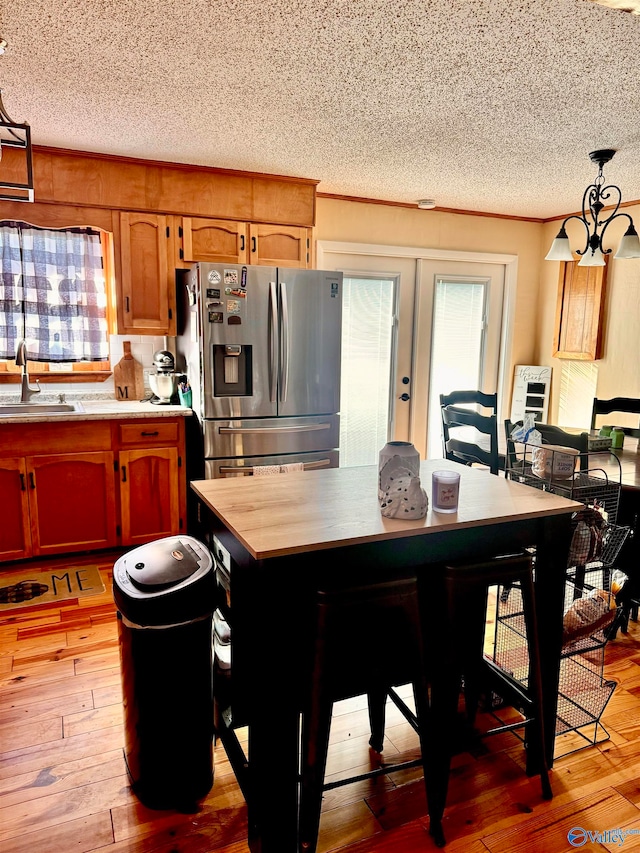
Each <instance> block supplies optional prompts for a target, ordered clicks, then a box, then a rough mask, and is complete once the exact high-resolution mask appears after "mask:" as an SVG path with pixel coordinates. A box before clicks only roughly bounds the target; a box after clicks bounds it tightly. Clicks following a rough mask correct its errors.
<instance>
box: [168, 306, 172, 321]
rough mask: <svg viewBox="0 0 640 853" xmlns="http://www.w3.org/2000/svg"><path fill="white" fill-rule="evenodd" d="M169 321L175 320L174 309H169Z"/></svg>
mask: <svg viewBox="0 0 640 853" xmlns="http://www.w3.org/2000/svg"><path fill="white" fill-rule="evenodd" d="M169 319H170V320H173V309H172V308H169Z"/></svg>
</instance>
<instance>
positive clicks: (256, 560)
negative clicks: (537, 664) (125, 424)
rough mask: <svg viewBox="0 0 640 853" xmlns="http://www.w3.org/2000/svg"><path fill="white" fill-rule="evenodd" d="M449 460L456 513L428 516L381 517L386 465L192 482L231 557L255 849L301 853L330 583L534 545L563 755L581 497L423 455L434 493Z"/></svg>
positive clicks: (545, 656) (544, 662)
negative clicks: (302, 690)
mask: <svg viewBox="0 0 640 853" xmlns="http://www.w3.org/2000/svg"><path fill="white" fill-rule="evenodd" d="M442 468H451V469H455V470H457V471H460V474H461V485H460V503H459V510H458V512H457V513H456V514H451V515H444V514H440V515H439V514H437V513H434V512H432V510H431V507H430V508H429V511H428V513H427V516H426V517H425V518H422V519H419V520H417V521H401V520H397V519H387V518H383V517H382V515H381V513H380V509H379V505H378V500H377V474H378V472H377V466H367V467H360V468H333V469H328V470H320V471H306V472H295V473H290V474H284V475H277V476H272V477H260V478H253V477H246V478H238V479H217V480H204V481H197V482H194V483H192V484H191V485H192V488H193V489H194V491H195V492H196V494H197V496H198V498H199V502H200V517H201V521H202V524H203V531H202V532H203V535H204V536H205V537H206V538H207V539H208V541H209V542H210V543H211V544H212V546H215V543H214V540H213V538H212V537H213V535H215V536H216V537H217V540H218V542H220V543H221V544H222V545H223V546H224V548H226V549H227V550H228V552H229V553H230V556H231V571H230V588H229V590H228V591H227V592H226V595H225V599H226V603H227V605H228V615H229V619H230V622H231V631H232V647H231V648H232V670H231V671H232V678H231V685H232V697H233V698H232V710H233V724H234V725H248V726H249V754H248V758H249V764H248V769H247V770H246V779H245V780H244V786H245V789H246V791H247V792H248V793H249V796H248V797H247V799H248V809H249V842H250V845H251V849H252V850H253V851H254V853H295V851H296V850H297V838H296V835H297V774H298V710H297V708H298V701H297V694H296V688H297V673H298V672H299V671H300V667H301V666H304V665H305V661H306V658H305V652H304V649H305V645H306V644H305V639H306V637H307V632H308V627H309V622H310V613H311V610H310V607H311V603H312V601H313V594H314V592H315V590H316V589H317V588H318V586H319V584H320V583H326V582H330V581H331V580H332V579H336V580H339V581H341V582H344V583H348V582H349V581H350V580H357V579H362V578H367V579H369V580H372V579H376V580H377V579H383V578H393V576H394V573H396V572H399V571H401V570H403V569H406V568H407V567H410V568H412V569H415V570H416V571H417V572H418V574H419V576H420V578H421V580H423V581H426V582H427V583H428V582H429V581H430V580H433V581H434V582H435V580H436V578H437V576H438V567H439V566H440V565H442V563H443V561H451V560H463V559H473V560H474V561H475V560H479V559H482V558H485V557H490V556H494V555H496V554H499V553H507V552H509V551H511V550H514V549H519V548H522V547H524V546H535V547H536V554H537V558H536V600H537V605H538V613H539V619H540V622H541V624H542V630H541V631H540V642H541V658H542V659H541V670H542V673H541V674H542V680H543V685H544V725H545V731H546V745H547V751H548V761H549V766H551V764H552V761H553V744H554V734H555V717H556V704H557V689H558V673H559V661H560V651H561V645H562V614H563V599H564V584H565V569H566V565H567V553H568V548H569V540H570V519H571V513H572V512H574V511H575V510H577V509H578V508H579V507H580V506H581V504H577V503H576V502H574V501H570V500H566V499H564V498H561V497H558V496H556V495H553V494H549V493H547V492H543V491H540V490H538V489H533V488H531V487H529V486H524V485H521V484H519V483H515V482H512V481H510V480H505V479H504V478H502V477H497V476H493V475H491V474H489V473H487V472H485V471H480V470H476V469H471V468H466V467H463V466H460V465H457V464H456V463H453V462H446V461H443V460H429V461H425V462H422V465H421V479H422V483H423V486H424V487H425V488H426V490H427V493H429V492H430V486H431V474H432V472H433V471H434V470H437V469H442ZM381 630H384V626H381ZM392 641H393V638H390V642H392ZM240 772H242V770H240Z"/></svg>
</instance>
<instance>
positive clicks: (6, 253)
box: [0, 221, 110, 380]
mask: <svg viewBox="0 0 640 853" xmlns="http://www.w3.org/2000/svg"><path fill="white" fill-rule="evenodd" d="M108 237H109V235H106V234H104V233H103V232H100V231H98V230H95V229H91V228H67V229H49V228H38V227H35V226H32V225H29V224H27V223H24V222H13V221H3V222H0V359H6V360H7V362H6V363H5V365H3V366H4V368H5V374H6V373H12V372H15V371H13V369H12V362H13V361H14V359H15V354H16V349H17V345H18V342H19V341H20V340H21V339H22V338H25V339H26V342H27V355H28V358H29V360H30V361H31V362H40V363H41V364H39V365H38V366H37V368H35V373H36V374H39V375H41V376H42V378H44V379H45V380H50V379H52V378H53V377H51V376H50V375H49V374H50V373H66V374H67V378H68V374H69V373H74V372H78V373H80V374H81V375H82V376H83V378H86V379H93V380H95V378H96V375H95V374H96V372H97V373H100V372H106V374H107V375H108V372H109V371H110V364H109V330H110V316H109V313H110V309H109V299H108V285H107V282H108V275H107V274H108V271H109V266H110V264H109V251H108V249H109V248H110V247H109V239H108ZM30 372H31V373H33V372H34V368H32V369H31V370H30ZM89 373H91V375H88V374H89Z"/></svg>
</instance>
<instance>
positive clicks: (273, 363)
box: [269, 281, 278, 403]
mask: <svg viewBox="0 0 640 853" xmlns="http://www.w3.org/2000/svg"><path fill="white" fill-rule="evenodd" d="M277 365H278V296H277V293H276V283H275V281H270V282H269V400H270V401H271V402H272V403H275V402H276V390H277V387H278V371H277Z"/></svg>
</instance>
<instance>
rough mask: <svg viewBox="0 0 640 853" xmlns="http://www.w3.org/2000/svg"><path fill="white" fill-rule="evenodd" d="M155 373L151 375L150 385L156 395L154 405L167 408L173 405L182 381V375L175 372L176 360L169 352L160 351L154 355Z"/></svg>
mask: <svg viewBox="0 0 640 853" xmlns="http://www.w3.org/2000/svg"><path fill="white" fill-rule="evenodd" d="M153 366H154V367H155V369H156V372H155V373H150V374H149V385H150V386H151V390H152V391H153V393H154V394H155V397H152V398H151V402H152V403H156V404H158V405H164V406H167V405H169V404H170V403H171V400H172V397H173V396H174V395H175V393H176V390H177V388H178V382H179V381H180V375H181V374H180V373H176V372H175V366H176V363H175V359H174V357H173V354H172V353H170V352H169V351H168V350H158V352H156V353H154V355H153Z"/></svg>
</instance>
